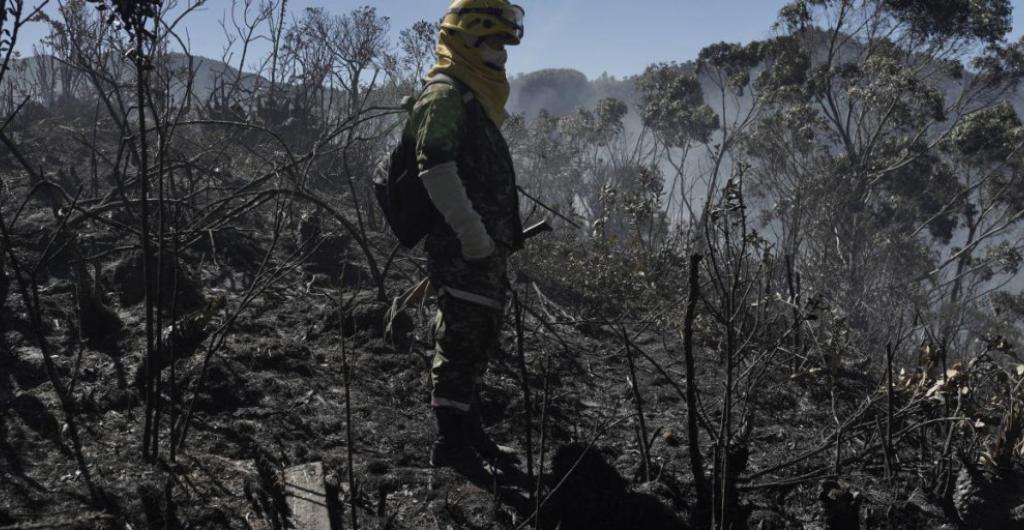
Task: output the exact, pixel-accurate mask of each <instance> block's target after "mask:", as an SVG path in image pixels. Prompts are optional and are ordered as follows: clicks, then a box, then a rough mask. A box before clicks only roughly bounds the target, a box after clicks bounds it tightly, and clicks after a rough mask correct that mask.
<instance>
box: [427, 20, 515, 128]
mask: <svg viewBox="0 0 1024 530" xmlns="http://www.w3.org/2000/svg"><path fill="white" fill-rule="evenodd" d="M436 74H445V75H448V76H451V77H454V78H456V79H458V80H459V81H462V82H463V83H466V84H467V85H469V88H470V89H472V90H473V95H475V96H476V99H477V100H479V101H480V104H481V105H483V107H484V111H486V112H487V117H489V118H490V119H491V121H493V122H494V123H495V124H496V125H497V126H498V127H501V125H502V124H503V123H505V103H506V102H508V94H509V91H510V88H509V84H508V76H506V75H505V72H504V71H503V70H497V69H495V68H492V67H490V66H487V65H486V64H484V60H483V58H482V57H481V54H480V49H479V48H474V47H471V46H469V45H467V44H466V43H465V42H463V40H462V38H461V37H459V36H458V35H456V34H455V33H454V32H452V31H449V30H447V29H442V30H441V38H440V42H438V44H437V64H436V65H434V67H433V68H431V69H430V72H428V73H427V78H428V79H429V78H431V77H433V76H434V75H436Z"/></svg>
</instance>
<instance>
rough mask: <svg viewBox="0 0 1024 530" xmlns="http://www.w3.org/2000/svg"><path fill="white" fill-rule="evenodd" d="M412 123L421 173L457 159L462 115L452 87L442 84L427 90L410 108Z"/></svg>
mask: <svg viewBox="0 0 1024 530" xmlns="http://www.w3.org/2000/svg"><path fill="white" fill-rule="evenodd" d="M412 123H413V133H414V134H415V135H416V162H417V164H419V170H420V171H421V172H422V171H425V170H428V169H430V168H432V167H434V166H436V165H438V164H444V163H446V162H454V161H455V160H456V159H457V157H458V152H459V143H460V142H461V140H462V134H463V130H464V127H465V123H466V111H465V108H464V107H463V103H462V96H461V95H459V91H458V90H457V89H456V88H455V87H452V86H451V85H447V84H443V83H438V84H435V85H431V86H429V87H427V89H426V90H425V91H424V92H423V94H422V95H421V96H420V97H419V99H418V100H417V101H416V106H415V107H414V108H413V111H412Z"/></svg>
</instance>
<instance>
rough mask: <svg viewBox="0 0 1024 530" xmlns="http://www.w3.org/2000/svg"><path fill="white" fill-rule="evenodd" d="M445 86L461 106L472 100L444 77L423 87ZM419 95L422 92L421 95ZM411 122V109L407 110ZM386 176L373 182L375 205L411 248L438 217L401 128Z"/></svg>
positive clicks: (462, 87) (470, 94) (412, 143)
mask: <svg viewBox="0 0 1024 530" xmlns="http://www.w3.org/2000/svg"><path fill="white" fill-rule="evenodd" d="M437 83H445V84H448V85H452V86H454V87H455V88H456V89H458V91H459V94H460V95H461V96H462V101H463V102H464V103H469V102H470V101H472V100H473V92H472V91H471V90H470V89H469V87H467V86H466V85H464V84H463V83H462V82H460V81H458V80H457V79H454V78H452V77H449V76H446V75H444V74H437V75H434V76H433V77H432V78H431V79H430V80H429V81H427V83H426V84H425V85H424V86H423V90H426V89H427V87H429V86H430V85H435V84H437ZM421 94H422V92H421ZM406 108H407V109H408V110H409V113H410V116H409V117H407V118H406V126H408V119H409V118H411V114H412V110H411V109H412V107H411V106H407V107H406ZM386 173H387V174H386V176H385V175H384V172H383V171H382V172H381V173H380V175H379V176H378V178H375V179H374V181H373V188H374V192H375V194H376V195H377V203H378V204H380V209H381V210H382V211H383V212H384V219H385V220H386V221H387V223H388V226H390V227H391V231H392V232H394V234H395V236H396V237H397V238H398V241H399V242H400V243H401V244H402V246H404V247H406V248H412V247H414V246H416V244H417V243H419V242H420V240H422V239H423V238H424V237H426V235H427V234H428V233H430V230H431V228H433V225H434V222H435V221H436V220H437V219H438V217H440V215H441V214H440V213H439V212H438V211H437V208H435V207H434V203H433V202H432V201H431V200H430V196H429V195H427V189H426V188H425V187H424V186H423V181H421V180H420V176H419V165H418V163H417V162H416V141H415V139H414V138H409V137H408V136H407V135H406V134H405V128H403V134H402V139H401V141H400V142H399V143H398V146H397V147H395V149H394V151H392V152H391V156H390V157H389V163H388V167H387V172H386Z"/></svg>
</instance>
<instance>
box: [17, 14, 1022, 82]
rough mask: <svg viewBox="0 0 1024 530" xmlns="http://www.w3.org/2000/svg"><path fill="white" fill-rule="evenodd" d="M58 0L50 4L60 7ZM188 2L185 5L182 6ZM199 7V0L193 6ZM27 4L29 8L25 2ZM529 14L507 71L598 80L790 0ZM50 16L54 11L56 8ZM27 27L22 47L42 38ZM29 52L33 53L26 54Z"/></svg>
mask: <svg viewBox="0 0 1024 530" xmlns="http://www.w3.org/2000/svg"><path fill="white" fill-rule="evenodd" d="M56 1H57V0H51V1H50V4H52V5H53V6H55V5H56ZM179 1H180V2H183V1H185V0H179ZM193 1H194V0H193ZM26 3H27V4H32V3H33V2H32V0H28V1H27V2H26ZM518 3H519V4H520V5H522V6H523V8H524V9H525V10H526V38H525V40H524V41H523V45H522V46H520V47H518V48H515V49H513V50H512V53H511V54H510V60H509V70H510V72H512V73H518V72H530V71H534V70H538V69H541V68H575V69H577V70H580V71H581V72H583V73H585V74H587V76H589V77H596V76H598V75H600V74H601V73H603V72H607V73H608V74H611V75H615V76H619V77H622V76H626V75H632V74H637V73H640V72H641V71H642V70H643V68H644V67H645V66H646V65H648V64H650V63H652V62H660V61H685V60H689V59H693V58H695V57H696V55H697V52H698V51H699V50H700V49H701V48H702V47H704V46H706V45H707V44H711V43H714V42H718V41H749V40H753V39H758V38H763V37H765V36H768V35H769V34H770V31H771V25H772V23H773V22H774V21H775V15H776V14H777V13H778V10H779V8H780V7H781V6H783V5H784V4H786V0H642V1H640V2H627V1H623V0H519V2H518ZM448 4H449V0H384V1H376V2H374V1H369V0H332V1H326V0H290V1H289V6H290V8H289V11H291V12H293V13H296V12H299V11H300V10H301V9H303V8H305V7H311V6H316V7H323V8H325V9H327V10H329V11H332V12H336V13H338V12H346V11H350V10H352V9H354V8H356V7H359V6H361V5H371V6H374V7H376V8H377V11H378V13H379V14H381V15H383V16H387V17H390V18H391V23H392V33H394V34H395V35H397V33H398V31H399V30H401V29H403V28H407V27H409V26H411V25H412V24H413V23H414V22H416V21H417V20H423V19H426V20H437V19H439V18H440V17H441V15H442V14H443V13H444V11H445V9H446V8H447V7H448ZM1013 4H1014V7H1015V17H1014V18H1015V24H1014V28H1015V29H1014V36H1015V37H1014V38H1016V36H1019V35H1020V34H1021V32H1022V30H1024V0H1014V1H1013ZM230 5H231V1H230V0H207V2H206V5H205V7H204V8H202V10H201V11H199V12H197V13H194V14H192V15H190V16H189V18H187V19H186V20H187V23H186V26H187V29H188V34H189V37H190V38H191V41H192V48H193V53H196V54H197V55H203V56H207V57H215V58H216V57H220V55H221V49H222V46H223V42H224V39H223V33H222V32H221V28H220V26H219V24H218V21H219V20H220V19H221V18H222V17H223V15H224V13H225V10H226V9H228V8H229V7H230ZM47 10H52V6H51V7H48V8H47ZM42 31H43V30H42V28H38V27H36V28H29V30H28V31H27V32H26V35H25V37H26V38H25V40H23V43H25V42H29V41H34V40H36V39H38V38H39V37H40V36H41V35H42ZM22 49H23V50H24V51H28V50H29V49H30V48H29V47H22Z"/></svg>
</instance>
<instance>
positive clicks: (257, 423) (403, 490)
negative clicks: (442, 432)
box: [0, 264, 955, 530]
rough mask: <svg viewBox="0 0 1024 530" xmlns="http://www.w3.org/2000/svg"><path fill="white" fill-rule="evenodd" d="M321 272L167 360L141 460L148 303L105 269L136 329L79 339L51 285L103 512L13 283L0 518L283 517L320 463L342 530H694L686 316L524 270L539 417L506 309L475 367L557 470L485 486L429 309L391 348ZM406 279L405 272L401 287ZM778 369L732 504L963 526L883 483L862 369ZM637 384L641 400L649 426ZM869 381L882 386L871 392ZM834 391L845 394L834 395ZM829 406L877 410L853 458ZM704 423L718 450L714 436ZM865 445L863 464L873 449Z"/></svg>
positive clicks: (208, 522)
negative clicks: (288, 491)
mask: <svg viewBox="0 0 1024 530" xmlns="http://www.w3.org/2000/svg"><path fill="white" fill-rule="evenodd" d="M195 276H196V280H195V281H196V283H197V285H196V291H198V292H201V293H203V297H204V300H205V301H207V302H208V303H209V302H210V301H212V300H214V299H217V298H219V297H223V298H224V301H225V304H224V306H225V308H226V309H224V310H223V311H220V312H218V313H217V316H216V317H215V318H214V319H213V321H212V322H213V324H218V323H220V320H221V319H223V318H224V315H226V314H228V311H230V310H231V308H234V307H238V304H240V303H241V302H242V301H243V296H244V294H245V291H244V288H243V286H244V285H245V284H246V282H245V279H244V278H236V277H233V276H232V275H231V273H230V272H228V266H227V265H220V266H217V265H214V264H207V265H205V266H203V267H199V268H198V270H197V271H196V272H195ZM322 280H323V277H322V276H316V275H312V274H310V273H309V272H306V273H301V272H293V273H290V274H289V275H286V276H284V279H283V280H282V281H280V282H278V284H277V285H275V286H274V287H273V288H271V289H269V290H267V291H265V292H264V293H262V294H260V295H259V296H258V297H256V298H255V299H253V300H252V302H251V304H249V306H248V308H247V309H246V310H245V311H243V312H242V313H241V314H239V317H238V319H237V321H236V322H235V323H234V324H233V325H232V327H231V328H230V330H229V333H228V334H227V336H226V340H225V341H224V343H223V347H221V348H219V349H217V350H216V351H215V352H214V354H213V355H210V356H208V355H207V349H206V347H197V348H194V349H193V351H190V352H182V354H181V356H180V358H179V359H178V361H177V362H176V363H175V364H174V365H173V369H174V377H175V380H176V381H178V382H179V385H178V388H176V389H174V390H173V391H172V389H170V388H162V389H161V393H162V395H163V402H162V407H161V410H162V417H161V426H162V428H161V431H160V439H159V441H160V447H159V457H158V458H157V459H156V460H155V461H145V460H144V459H143V458H142V447H141V446H142V431H143V404H142V402H141V398H140V388H139V381H140V377H141V376H140V370H141V367H142V359H143V353H144V351H145V329H144V320H143V306H142V305H141V304H139V303H138V300H137V299H134V298H131V297H129V299H128V300H127V302H134V304H131V303H124V301H125V298H124V294H125V293H123V292H119V291H120V290H123V289H124V284H123V282H122V283H119V281H118V280H114V279H111V280H110V281H109V282H106V281H101V290H102V291H103V295H102V298H103V299H105V300H107V307H110V308H112V310H113V311H114V312H115V313H116V315H117V317H118V319H119V320H120V321H121V323H122V331H120V332H119V333H118V334H117V335H115V338H113V339H110V340H101V341H91V342H89V341H83V340H77V339H76V337H77V336H78V335H77V333H78V330H77V328H76V322H78V321H79V320H78V318H77V317H76V315H75V314H74V313H75V308H76V307H80V305H79V304H76V303H75V296H76V294H75V289H74V288H73V286H69V282H68V281H67V280H61V279H58V278H54V279H52V280H51V281H49V282H47V283H46V284H45V285H43V286H42V287H41V290H40V293H41V301H42V304H43V305H44V307H45V308H46V312H47V313H46V314H47V315H48V317H49V318H48V319H47V320H46V321H45V322H44V328H45V329H44V331H45V333H46V339H47V342H48V344H49V345H50V347H51V348H52V350H53V352H54V355H53V357H54V364H55V370H56V373H57V374H58V376H59V377H60V379H61V381H62V382H63V383H64V384H65V385H70V386H72V389H71V393H72V395H73V399H74V407H75V421H76V422H77V425H78V426H79V431H80V436H81V441H82V446H83V453H84V458H85V460H86V461H87V462H88V466H89V470H90V473H91V475H92V480H93V481H94V483H95V484H96V485H97V487H99V488H100V489H101V490H102V495H103V498H104V502H103V503H102V505H96V504H95V503H92V502H90V500H89V496H88V492H87V490H86V488H85V484H84V481H83V477H82V476H81V474H80V473H79V471H78V467H77V466H76V463H75V460H74V458H73V457H72V451H73V448H72V445H71V442H70V440H69V438H68V429H67V427H66V426H65V424H64V420H63V416H62V414H61V408H60V404H59V401H58V398H57V396H56V394H55V392H54V389H53V387H52V384H51V383H50V381H49V379H48V377H47V374H46V369H45V363H44V360H43V355H42V353H41V351H40V349H39V347H38V342H37V341H36V340H35V338H34V335H33V332H32V325H31V323H30V322H29V320H28V317H27V315H26V313H25V307H24V306H23V305H22V303H21V302H20V300H19V298H18V297H17V296H16V295H15V293H12V294H11V295H10V296H9V297H8V300H7V301H8V303H7V304H6V306H7V307H6V309H4V313H3V319H2V323H3V334H2V340H3V344H2V348H0V356H2V357H0V366H2V367H3V370H2V371H0V454H2V458H0V475H2V476H3V480H0V528H119V529H120V528H134V529H137V528H281V527H283V526H281V525H282V524H287V523H283V521H286V520H287V516H286V515H285V514H283V513H282V508H281V505H280V502H281V499H280V484H279V481H280V475H281V473H282V471H283V470H284V469H286V468H288V467H289V466H293V465H298V464H304V463H309V462H323V463H324V468H325V472H326V475H327V483H328V485H329V486H330V487H329V488H328V491H329V497H330V502H329V503H328V504H329V507H330V509H331V511H332V516H333V518H334V521H335V525H336V527H338V528H351V527H352V523H351V516H352V514H351V511H350V510H351V506H352V505H353V504H354V505H355V506H356V508H355V509H356V516H357V519H358V524H359V526H360V527H361V528H392V529H400V528H401V529H405V528H408V529H429V528H437V529H449V528H453V529H454V528H502V529H511V528H525V527H527V525H531V524H534V522H536V523H537V524H538V525H539V527H540V528H548V529H556V528H561V529H562V530H568V529H619V530H623V529H644V530H649V529H662V528H664V529H683V528H690V524H689V521H690V520H691V518H692V517H693V513H692V510H693V508H694V503H695V491H694V486H693V481H692V477H691V475H690V472H689V469H690V468H689V452H688V449H687V443H686V431H685V425H686V417H685V413H686V403H685V394H684V391H683V386H684V385H685V373H684V371H683V356H682V346H681V343H680V337H679V334H678V332H677V331H676V329H675V323H673V322H672V321H671V320H670V319H660V320H659V319H654V320H651V321H650V322H645V323H639V324H633V325H630V326H627V329H626V336H628V337H629V343H630V347H629V348H628V349H626V348H624V344H626V341H625V340H624V339H623V335H622V329H620V328H619V327H617V326H611V325H607V324H601V323H595V322H592V321H588V322H582V321H569V320H567V318H569V314H568V313H567V312H566V311H564V310H563V309H562V308H561V307H559V306H558V304H557V303H555V302H553V301H552V300H550V299H547V298H546V297H542V293H543V291H541V290H540V289H539V288H536V287H535V286H534V285H533V284H531V283H517V289H519V290H520V292H521V293H522V300H523V303H524V305H526V306H527V307H528V308H529V311H526V314H525V320H524V326H523V328H524V337H523V338H524V348H523V350H524V353H525V360H526V369H527V372H528V388H529V392H530V399H531V403H532V411H531V414H529V415H528V414H527V411H526V406H525V399H524V385H523V382H522V380H521V377H520V373H521V372H520V365H519V358H518V356H517V355H518V353H517V352H518V348H517V344H516V335H515V328H516V327H515V325H514V313H513V311H512V310H511V308H510V310H509V311H508V312H507V325H506V328H505V334H504V337H503V345H504V348H503V349H504V353H503V355H502V356H501V357H500V358H497V359H493V361H492V364H491V369H490V371H489V372H488V374H487V377H486V379H485V381H484V383H483V388H484V391H483V401H484V407H483V415H484V420H485V424H486V427H487V430H488V431H489V433H490V434H491V435H492V436H493V437H494V438H495V439H496V440H497V441H499V442H501V443H504V444H508V445H511V446H513V447H515V448H516V449H518V450H519V451H520V453H521V455H522V456H523V459H522V460H523V462H522V466H521V469H522V471H523V472H524V473H525V472H526V471H528V469H527V467H528V465H527V461H526V458H525V456H526V452H527V449H528V448H527V444H528V443H529V444H530V447H532V449H533V461H532V471H533V473H534V475H535V476H536V475H540V477H541V478H540V479H539V480H538V479H535V478H529V477H527V478H523V477H521V476H519V477H517V476H511V475H502V476H501V477H499V478H496V479H494V480H491V481H481V480H469V479H467V478H465V477H461V476H458V475H456V474H454V473H453V472H451V471H449V470H433V469H431V468H430V466H429V464H428V452H429V448H430V444H431V442H432V440H433V436H434V427H433V416H432V414H431V413H430V410H429V393H430V391H429V388H430V387H429V372H428V369H429V365H430V353H431V352H430V345H431V339H430V324H431V322H432V318H433V307H432V306H431V305H430V304H429V303H428V304H427V305H426V306H425V307H422V308H419V309H410V310H407V311H406V312H405V313H404V314H403V316H402V317H401V318H400V319H399V321H398V324H397V325H396V328H395V329H396V333H395V336H394V337H392V338H391V339H390V340H385V338H384V337H383V336H382V324H381V323H382V318H383V313H384V311H385V310H386V309H387V307H388V304H387V303H383V302H378V301H376V296H375V292H374V291H373V290H372V289H369V286H368V285H366V284H365V283H361V282H360V280H359V278H358V275H357V277H356V278H355V279H354V280H351V281H348V282H347V283H348V285H344V284H341V285H339V284H334V285H332V284H331V282H324V281H322ZM408 286H409V282H408V281H402V280H401V279H398V278H396V279H395V282H394V289H395V291H400V290H401V289H403V288H405V287H408ZM396 294H397V293H396ZM200 302H202V300H201V301H200ZM193 305H194V306H197V307H199V306H201V305H202V304H201V303H194V304H193ZM87 334H88V333H87V332H86V333H83V334H82V335H83V336H84V335H87ZM206 344H207V346H208V345H209V342H207V343H206ZM712 352H713V350H712V349H710V348H708V349H702V350H701V351H700V352H699V356H698V366H697V368H698V376H699V378H700V379H699V384H700V385H701V388H702V389H703V390H704V393H703V394H702V422H708V423H710V422H713V421H715V420H716V415H717V414H720V409H721V403H720V399H719V398H718V397H717V396H718V395H719V394H720V392H718V390H717V388H718V387H719V386H720V381H721V374H720V370H721V364H720V360H719V359H718V358H716V356H715V355H714V354H713V353H712ZM627 355H629V356H631V357H632V359H633V361H634V363H635V365H636V377H635V379H634V378H633V377H632V376H631V375H630V374H631V372H630V369H629V362H628V361H629V359H628V358H627ZM346 361H347V364H348V366H349V374H350V376H349V380H348V385H347V388H346V377H345V369H344V367H345V365H346ZM168 365H169V363H168ZM767 366H768V368H766V369H767V370H769V371H770V372H771V373H769V374H768V375H767V376H766V377H764V378H763V379H762V380H763V383H762V384H761V386H760V388H759V389H758V393H757V396H756V398H753V399H751V400H749V402H748V403H746V404H745V405H744V406H749V407H755V408H756V409H757V413H756V414H752V415H751V417H753V418H755V421H756V424H752V425H746V426H742V427H741V428H742V429H746V430H747V431H748V432H749V436H748V438H747V439H748V442H747V444H746V445H745V446H744V447H742V448H740V450H739V453H740V454H741V458H740V459H741V460H742V463H741V464H739V465H741V466H742V470H741V471H742V472H741V475H743V476H745V477H749V478H744V479H741V480H740V487H739V490H740V492H739V495H740V502H739V503H738V504H737V505H736V506H735V509H736V510H741V511H742V513H743V517H742V518H741V519H744V520H746V521H748V523H747V526H746V527H747V528H754V529H761V530H766V529H784V528H800V529H804V528H807V529H810V528H857V527H862V528H880V527H881V526H877V525H881V524H883V523H882V522H883V521H884V522H885V524H888V523H889V522H890V521H893V520H898V521H904V522H903V523H899V524H898V525H897V526H894V527H895V528H922V529H923V528H955V526H953V522H952V521H953V519H952V518H951V515H950V514H949V513H947V512H944V511H943V509H941V508H939V507H938V506H936V505H935V503H934V502H933V501H931V500H930V499H928V498H927V496H926V495H924V493H923V492H921V491H920V490H917V489H915V487H914V483H913V482H912V481H907V480H902V481H887V480H885V478H884V477H885V474H884V472H883V471H882V470H881V469H879V467H878V466H879V464H878V462H879V458H880V457H878V456H877V453H875V457H871V456H870V455H871V454H872V451H873V449H872V447H874V444H875V443H876V441H877V440H874V439H872V438H871V436H872V435H871V434H869V433H871V432H873V428H874V426H875V422H876V421H877V420H875V417H874V416H873V415H871V416H867V415H864V414H863V411H864V409H865V407H868V408H871V407H878V406H880V403H881V400H882V396H883V393H880V392H876V391H874V390H873V388H875V386H876V382H874V381H872V380H871V379H870V377H868V376H866V375H864V373H863V372H861V371H858V370H856V369H855V367H851V368H843V369H842V370H839V371H838V372H837V373H838V374H839V380H838V383H837V384H836V385H832V384H830V383H828V382H827V381H826V380H825V378H824V377H822V376H821V375H820V374H818V373H817V372H815V371H814V370H810V371H806V370H805V371H802V372H798V376H793V375H792V374H793V371H792V368H791V367H790V366H788V365H786V364H784V363H776V364H768V365H767ZM204 367H205V370H206V374H205V377H204V378H203V381H204V382H203V384H202V387H201V388H200V389H199V390H198V392H195V390H196V387H195V382H196V380H197V378H198V377H199V375H200V374H201V373H202V372H203V370H204ZM170 369H171V368H170V366H168V367H167V368H165V373H166V372H167V371H170ZM165 381H166V379H165ZM632 385H636V389H637V390H638V394H639V396H640V398H641V401H642V407H643V412H644V420H645V422H644V433H643V434H642V435H641V427H640V423H639V422H638V421H637V420H638V415H637V407H636V396H637V393H635V392H634V389H633V386H632ZM346 390H348V391H349V399H350V404H351V423H350V424H349V423H348V422H347V421H346V408H345V400H346ZM836 392H838V395H834V394H835V393H836ZM863 396H873V397H871V398H870V399H869V401H868V403H865V402H864V401H863ZM171 401H176V402H179V403H180V405H179V406H178V407H177V408H173V410H176V411H177V413H176V416H177V419H179V420H180V416H181V414H184V413H186V411H188V410H191V411H192V414H193V418H192V421H191V422H190V423H189V429H188V433H187V438H186V440H185V442H184V444H183V445H181V447H179V448H177V450H176V451H175V453H176V454H175V458H174V461H171V458H170V448H169V442H168V429H167V426H168V424H169V418H168V416H169V415H170V411H171V410H172V406H171ZM830 402H833V403H836V404H837V405H836V409H835V410H833V409H832V407H831V406H829V405H822V404H823V403H824V404H828V403H830ZM858 414H860V415H859V416H858ZM836 417H840V418H861V419H860V420H858V421H853V420H851V421H852V423H851V425H848V426H847V433H848V434H847V435H846V438H845V441H844V442H843V443H844V445H843V447H842V448H841V449H840V450H841V451H842V456H843V457H844V458H845V459H849V461H846V460H843V459H840V461H839V462H838V463H836V457H835V443H834V441H832V439H831V438H830V437H831V436H832V434H834V431H835V421H836V419H835V418H836ZM865 418H866V419H865ZM529 426H532V429H531V428H530V427H529ZM347 427H351V431H352V437H353V440H352V444H351V446H349V444H348V443H347V432H346V428H347ZM528 432H529V433H530V436H529V440H528V437H527V433H528ZM702 433H703V434H702V437H703V438H702V447H703V448H704V450H705V452H706V453H708V454H711V452H712V451H713V450H714V447H715V446H714V444H713V442H712V440H711V439H710V438H709V435H708V432H707V430H704V431H702ZM641 436H644V437H645V438H646V440H645V443H647V444H648V447H649V448H648V453H649V455H650V464H649V465H645V463H644V460H643V455H642V452H641V449H640V447H641V446H640V442H639V440H640V439H641ZM349 449H351V452H352V459H353V466H352V469H351V471H352V475H353V476H354V478H355V484H354V485H352V484H349V479H348V477H349V471H350V470H349V468H348V450H349ZM708 454H706V455H705V458H706V459H707V458H709V457H708ZM862 454H867V455H868V457H862V458H857V456H858V455H862ZM834 466H838V470H839V475H838V476H837V475H835V473H834V472H833V471H832V470H833V467H834ZM538 493H539V497H540V498H539V499H538V498H537V496H538ZM538 501H540V502H538ZM538 507H539V512H538ZM535 513H539V514H540V515H539V516H538V517H537V518H536V520H534V517H533V516H534V514H535ZM851 524H860V525H862V526H850V525H851ZM844 525H846V526H844ZM943 525H946V526H943ZM737 528H739V527H737Z"/></svg>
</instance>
